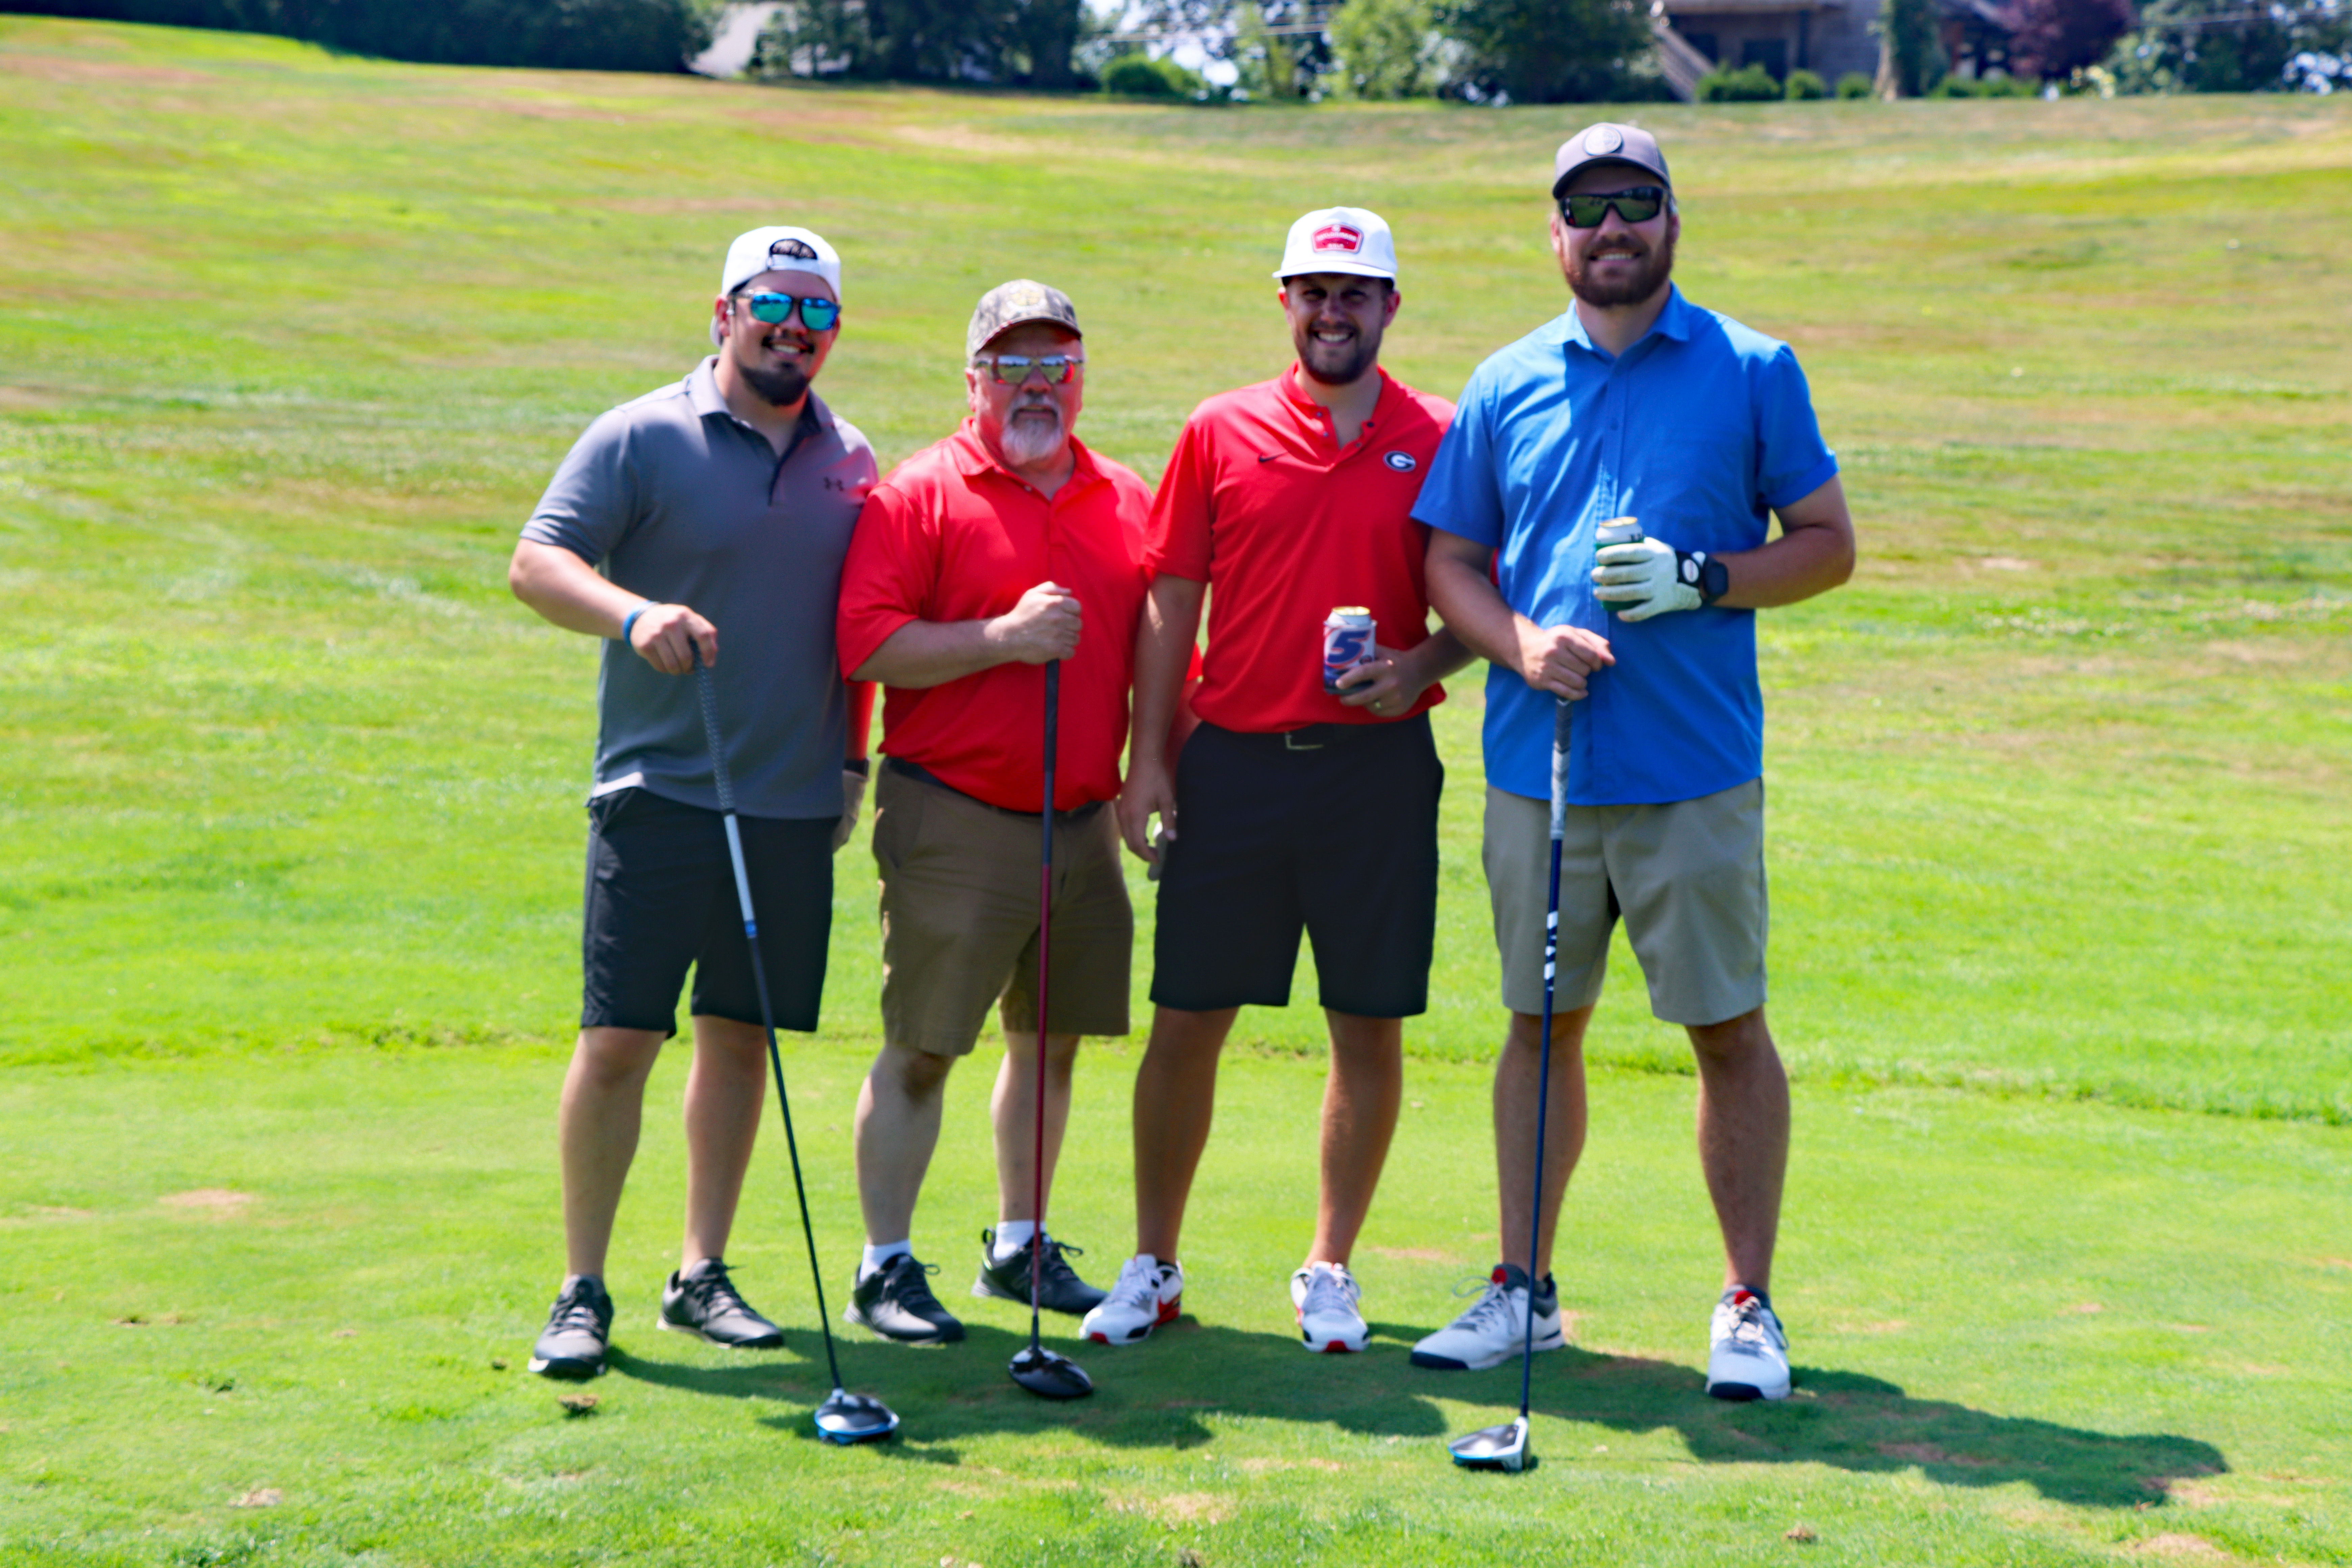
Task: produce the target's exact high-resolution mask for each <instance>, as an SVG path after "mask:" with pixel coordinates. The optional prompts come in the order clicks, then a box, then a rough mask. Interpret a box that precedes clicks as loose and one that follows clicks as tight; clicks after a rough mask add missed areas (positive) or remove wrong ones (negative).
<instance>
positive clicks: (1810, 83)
mask: <svg viewBox="0 0 2352 1568" xmlns="http://www.w3.org/2000/svg"><path fill="white" fill-rule="evenodd" d="M1829 95H1830V84H1829V83H1827V82H1825V81H1823V80H1822V78H1821V73H1820V72H1819V71H1809V70H1803V69H1799V70H1792V71H1790V73H1789V85H1788V88H1787V96H1789V97H1790V98H1791V99H1808V98H1827V97H1828V96H1829Z"/></svg>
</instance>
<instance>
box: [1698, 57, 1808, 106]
mask: <svg viewBox="0 0 2352 1568" xmlns="http://www.w3.org/2000/svg"><path fill="white" fill-rule="evenodd" d="M1816 80H1818V78H1816ZM1779 97H1780V83H1779V82H1777V81H1774V80H1773V79H1772V73H1771V72H1770V71H1768V70H1766V69H1765V68H1763V67H1762V66H1743V67H1742V68H1739V69H1738V70H1726V69H1725V68H1723V67H1721V66H1717V67H1716V68H1715V69H1713V70H1711V71H1709V72H1707V73H1706V75H1705V76H1703V77H1701V78H1699V79H1698V100H1699V101H1700V102H1701V103H1769V102H1770V101H1771V100H1774V99H1776V98H1779Z"/></svg>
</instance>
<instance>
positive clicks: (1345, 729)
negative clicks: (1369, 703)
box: [1201, 713, 1429, 752]
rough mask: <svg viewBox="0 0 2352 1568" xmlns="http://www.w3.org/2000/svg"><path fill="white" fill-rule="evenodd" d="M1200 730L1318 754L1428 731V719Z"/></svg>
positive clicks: (1281, 749) (1206, 724)
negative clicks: (1263, 728)
mask: <svg viewBox="0 0 2352 1568" xmlns="http://www.w3.org/2000/svg"><path fill="white" fill-rule="evenodd" d="M1201 728H1202V729H1203V730H1214V731H1217V732H1218V733H1219V734H1221V735H1224V736H1228V737H1230V738H1231V739H1233V740H1234V741H1236V742H1240V743H1241V744H1243V745H1244V746H1248V747H1252V748H1255V749H1259V750H1265V751H1270V752H1320V751H1325V750H1328V749H1329V748H1331V747H1334V746H1354V745H1361V744H1362V743H1364V742H1367V741H1377V740H1388V739H1391V738H1393V737H1395V736H1398V735H1403V734H1410V733H1412V731H1416V730H1418V731H1423V732H1424V733H1425V732H1426V731H1428V729H1429V715H1428V714H1426V713H1416V714H1414V715H1413V716H1412V718H1410V719H1383V720H1381V721H1378V722H1376V723H1370V724H1309V725H1307V726H1306V727H1305V728H1303V729H1297V730H1273V731H1266V730H1228V729H1226V728H1225V727H1224V726H1223V725H1222V724H1212V723H1210V722H1208V721H1206V720H1203V721H1202V723H1201Z"/></svg>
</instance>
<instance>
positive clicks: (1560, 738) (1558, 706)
mask: <svg viewBox="0 0 2352 1568" xmlns="http://www.w3.org/2000/svg"><path fill="white" fill-rule="evenodd" d="M1575 710H1576V704H1575V703H1573V702H1570V701H1567V700H1560V701H1557V702H1554V703H1553V704H1552V716H1551V837H1552V839H1553V841H1554V842H1555V843H1556V842H1558V841H1559V840H1560V839H1562V838H1564V837H1567V836H1568V734H1569V725H1570V715H1571V714H1572V713H1573V712H1575Z"/></svg>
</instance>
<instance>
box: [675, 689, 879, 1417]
mask: <svg viewBox="0 0 2352 1568" xmlns="http://www.w3.org/2000/svg"><path fill="white" fill-rule="evenodd" d="M694 686H695V695H696V696H698V697H699V698H700V699H701V700H702V735H703V739H704V740H705V741H707V742H709V746H710V775H711V779H712V782H714V783H715V784H717V785H718V787H719V812H720V813H721V814H722V815H723V816H724V817H725V818H726V822H727V856H728V858H729V859H730V860H731V861H733V862H734V866H735V899H736V901H737V902H738V903H740V904H741V905H742V906H743V939H744V940H745V941H746V942H750V943H751V984H752V985H753V987H754V988H755V989H757V991H758V992H759V994H760V1026H761V1028H762V1029H764V1030H765V1031H766V1032H767V1036H768V1066H769V1068H771V1069H772V1071H773V1072H774V1074H775V1078H776V1109H777V1110H780V1111H782V1112H783V1116H784V1148H785V1150H786V1151H787V1152H789V1153H790V1154H791V1155H792V1160H793V1192H794V1193H795V1194H798V1196H799V1198H800V1204H801V1235H802V1237H804V1238H805V1239H806V1240H807V1242H808V1255H809V1283H810V1284H811V1285H813V1286H814V1287H815V1288H816V1326H817V1328H818V1329H819V1330H820V1331H822V1332H823V1333H824V1363H825V1366H826V1368H827V1369H828V1370H829V1371H830V1372H831V1373H833V1392H832V1393H831V1394H826V1395H825V1397H824V1404H822V1405H818V1406H817V1407H816V1435H817V1436H819V1437H822V1438H823V1439H824V1440H825V1441H826V1442H828V1443H842V1444H848V1443H875V1442H879V1441H881V1440H882V1439H883V1438H885V1437H887V1436H890V1435H891V1434H892V1433H894V1432H896V1431H898V1416H897V1415H893V1414H892V1413H891V1410H890V1407H889V1406H888V1405H885V1404H883V1403H882V1402H881V1401H880V1400H878V1399H876V1398H875V1397H873V1396H872V1395H871V1394H850V1393H847V1392H845V1390H844V1389H843V1388H842V1386H841V1361H840V1359H839V1358H838V1357H837V1356H835V1354H834V1351H833V1324H832V1322H831V1321H829V1320H828V1319H827V1318H826V1316H825V1308H824V1274H823V1273H822V1272H821V1271H820V1270H819V1268H818V1267H817V1261H816V1230H815V1227H814V1226H811V1225H810V1224H809V1208H808V1188H807V1186H806V1185H805V1184H803V1183H802V1181H801V1148H800V1141H799V1140H798V1139H797V1138H795V1137H794V1136H793V1105H792V1101H791V1100H787V1099H786V1098H785V1097H784V1058H783V1057H782V1054H781V1053H780V1052H778V1050H777V1049H776V1014H775V1009H774V1008H773V1007H772V1006H771V1005H769V1003H768V973H767V971H766V970H765V969H764V968H762V967H761V963H760V922H759V921H758V919H757V918H756V917H754V916H753V914H752V912H751V874H750V873H749V872H747V871H746V870H745V869H744V868H743V833H742V829H741V828H740V827H738V826H736V822H735V784H734V781H733V780H732V779H731V778H730V776H729V775H728V772H727V751H726V748H725V747H723V746H721V745H720V744H719V704H718V699H717V698H716V697H715V696H714V695H713V693H712V689H711V684H710V667H709V665H707V664H705V663H703V662H702V650H701V648H700V647H696V648H695V649H694Z"/></svg>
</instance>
